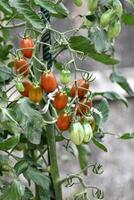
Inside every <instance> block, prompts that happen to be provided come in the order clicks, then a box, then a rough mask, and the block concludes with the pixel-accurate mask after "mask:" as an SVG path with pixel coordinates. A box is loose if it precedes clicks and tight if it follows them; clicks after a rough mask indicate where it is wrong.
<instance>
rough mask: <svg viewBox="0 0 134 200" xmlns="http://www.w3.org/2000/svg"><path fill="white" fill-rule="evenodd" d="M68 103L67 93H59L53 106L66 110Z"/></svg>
mask: <svg viewBox="0 0 134 200" xmlns="http://www.w3.org/2000/svg"><path fill="white" fill-rule="evenodd" d="M67 103H68V96H67V94H66V93H63V92H57V93H56V96H55V98H54V102H53V105H54V107H55V108H56V109H64V108H65V107H66V105H67Z"/></svg>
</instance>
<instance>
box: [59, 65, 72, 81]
mask: <svg viewBox="0 0 134 200" xmlns="http://www.w3.org/2000/svg"><path fill="white" fill-rule="evenodd" d="M70 79H71V72H70V70H65V69H63V70H62V71H61V73H60V81H61V83H62V84H65V85H67V84H68V83H69V82H70Z"/></svg>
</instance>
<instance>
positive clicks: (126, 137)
mask: <svg viewBox="0 0 134 200" xmlns="http://www.w3.org/2000/svg"><path fill="white" fill-rule="evenodd" d="M133 138H134V132H132V133H123V134H122V135H120V136H119V139H123V140H129V139H133Z"/></svg>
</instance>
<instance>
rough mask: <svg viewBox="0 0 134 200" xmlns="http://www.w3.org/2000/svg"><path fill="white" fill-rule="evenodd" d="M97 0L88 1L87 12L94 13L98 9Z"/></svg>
mask: <svg viewBox="0 0 134 200" xmlns="http://www.w3.org/2000/svg"><path fill="white" fill-rule="evenodd" d="M98 2H99V0H88V8H89V11H91V12H95V11H96V9H97V7H98Z"/></svg>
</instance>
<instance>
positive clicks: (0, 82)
mask: <svg viewBox="0 0 134 200" xmlns="http://www.w3.org/2000/svg"><path fill="white" fill-rule="evenodd" d="M70 2H71V1H70ZM70 2H69V3H70ZM126 2H127V3H128V4H130V6H134V3H133V1H126ZM72 3H73V6H78V7H79V8H77V9H78V10H79V14H78V16H76V19H79V18H81V20H80V21H79V23H77V27H76V26H74V27H73V29H71V27H70V28H69V26H70V25H69V24H68V26H67V27H62V30H63V28H64V30H63V31H62V32H61V31H60V30H59V29H58V27H57V28H54V27H56V26H55V25H54V26H53V24H54V23H51V20H50V18H51V17H52V19H53V18H56V20H55V23H56V22H57V20H59V21H60V22H61V20H63V21H64V20H68V19H70V18H72V16H71V12H70V11H69V9H68V8H67V7H66V6H65V5H64V2H63V1H62V0H57V1H53V0H47V1H45V0H44V1H41V0H31V1H30V0H23V1H22V0H5V1H4V0H1V1H0V48H1V50H0V64H1V65H0V86H1V87H0V175H1V179H0V183H1V186H0V200H30V199H31V200H43V199H46V200H51V199H53V200H63V199H66V197H65V196H64V195H65V194H64V192H62V188H63V190H64V187H66V188H68V190H69V189H70V187H73V185H74V184H75V182H76V180H77V181H78V182H79V191H78V190H77V192H76V193H74V194H72V193H71V196H70V197H69V196H68V197H67V198H69V199H70V198H71V199H75V200H78V199H84V200H88V199H104V192H103V191H102V190H101V189H100V188H98V187H97V186H92V184H91V183H89V184H88V183H86V182H85V180H84V178H85V177H84V176H82V174H83V173H84V175H88V171H89V170H90V169H92V172H93V173H95V174H101V173H102V166H101V165H99V164H98V163H96V162H95V164H91V165H90V163H89V162H90V159H88V157H89V155H90V149H89V147H90V144H91V143H93V144H94V145H95V146H96V147H98V148H99V149H100V150H102V151H104V152H107V151H108V150H107V147H106V146H105V145H104V143H103V138H104V137H105V136H106V135H107V134H106V133H105V130H104V128H103V123H105V122H106V121H107V119H108V117H109V111H110V105H109V100H110V101H120V102H122V103H123V104H124V105H125V106H128V104H127V100H126V98H125V97H124V96H122V95H120V94H118V93H116V92H115V91H94V90H93V89H92V88H93V87H92V86H93V84H94V81H95V76H94V72H93V73H91V71H90V69H89V68H88V69H86V67H85V66H84V64H83V61H84V59H86V60H88V59H93V60H94V61H96V62H98V63H100V65H102V64H103V65H105V66H112V67H111V74H110V81H112V82H114V83H116V84H118V85H119V86H120V87H121V88H122V89H124V90H125V92H126V93H127V94H129V95H133V90H132V88H131V86H130V85H129V83H128V81H127V79H126V78H125V77H124V76H123V75H121V74H119V73H118V71H117V70H116V64H118V63H119V60H117V59H116V58H115V54H114V52H115V50H116V49H115V42H116V38H117V37H118V36H119V34H120V32H121V30H122V25H123V26H124V24H125V25H133V24H134V15H133V14H131V13H128V10H127V7H126V6H125V4H122V1H119V0H109V1H106V0H88V1H87V2H86V1H84V0H73V1H72ZM87 3H88V6H87ZM82 6H83V7H82ZM75 8H76V7H75ZM85 8H86V9H87V10H84V14H82V13H83V12H82V10H81V9H85ZM73 19H74V17H73ZM74 21H75V20H74ZM63 24H64V23H63ZM20 28H21V29H20ZM11 30H13V31H11ZM83 30H84V31H83ZM96 78H97V77H96ZM16 91H18V92H19V93H20V95H18V92H16ZM96 100H97V101H98V104H96V103H95V102H96ZM119 117H120V116H119ZM112 135H113V134H112ZM116 136H117V135H116ZM117 137H119V138H120V139H132V138H133V137H134V136H133V134H132V133H129V132H128V133H125V134H122V135H118V136H117ZM56 145H58V148H57V146H56ZM61 146H62V148H64V150H66V151H64V153H63V152H62V150H61V149H62V148H61ZM92 148H94V147H92ZM59 149H60V150H59ZM18 151H21V152H20V153H18ZM60 151H61V152H60ZM65 152H66V155H64V158H66V157H68V155H69V153H72V155H73V158H74V160H75V159H77V158H78V160H79V164H80V168H81V170H80V171H78V172H75V173H72V172H71V168H70V169H69V170H70V174H67V175H65V177H61V174H62V173H60V170H59V166H58V160H59V159H60V162H63V159H61V157H62V154H65ZM91 153H92V152H91ZM74 155H75V156H74ZM76 155H77V156H76ZM76 157H77V158H76ZM75 161H76V160H75ZM62 166H64V163H63V164H62ZM7 174H8V176H9V180H10V181H8V180H7V179H5V177H6V176H5V175H7ZM23 179H24V180H25V181H24V180H23ZM89 181H92V180H91V179H90V178H89ZM33 188H34V189H33ZM70 192H71V191H69V192H68V194H70Z"/></svg>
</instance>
